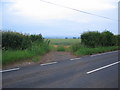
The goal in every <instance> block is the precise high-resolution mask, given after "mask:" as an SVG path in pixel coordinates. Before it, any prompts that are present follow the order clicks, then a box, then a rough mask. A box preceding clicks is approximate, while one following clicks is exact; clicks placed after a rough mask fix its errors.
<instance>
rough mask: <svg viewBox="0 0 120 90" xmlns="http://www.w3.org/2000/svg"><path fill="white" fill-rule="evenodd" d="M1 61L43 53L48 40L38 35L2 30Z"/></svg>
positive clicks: (10, 60) (31, 56) (47, 48)
mask: <svg viewBox="0 0 120 90" xmlns="http://www.w3.org/2000/svg"><path fill="white" fill-rule="evenodd" d="M2 49H3V51H2V63H3V65H4V64H8V63H12V62H15V61H19V60H23V59H27V58H32V60H33V61H37V60H38V59H37V58H36V57H34V56H37V55H44V54H45V53H47V52H48V51H49V40H44V38H43V37H42V35H41V34H39V35H24V34H21V33H18V32H11V31H3V32H2Z"/></svg>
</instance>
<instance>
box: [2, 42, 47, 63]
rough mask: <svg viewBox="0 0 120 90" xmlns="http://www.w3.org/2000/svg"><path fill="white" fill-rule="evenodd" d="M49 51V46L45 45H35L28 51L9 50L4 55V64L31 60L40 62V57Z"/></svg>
mask: <svg viewBox="0 0 120 90" xmlns="http://www.w3.org/2000/svg"><path fill="white" fill-rule="evenodd" d="M48 51H49V46H48V45H47V44H45V43H42V44H33V45H32V47H31V48H29V49H26V50H7V51H3V53H2V64H3V65H5V64H9V63H13V62H16V61H19V60H24V59H28V58H30V59H31V60H32V61H35V62H36V61H39V60H40V56H42V55H44V54H45V53H47V52H48Z"/></svg>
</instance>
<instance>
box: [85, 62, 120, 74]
mask: <svg viewBox="0 0 120 90" xmlns="http://www.w3.org/2000/svg"><path fill="white" fill-rule="evenodd" d="M118 63H120V61H118V62H115V63H112V64H109V65H106V66H103V67H100V68H97V69H94V70H91V71H89V72H87V74H90V73H93V72H96V71H98V70H101V69H104V68H107V67H110V66H113V65H115V64H118Z"/></svg>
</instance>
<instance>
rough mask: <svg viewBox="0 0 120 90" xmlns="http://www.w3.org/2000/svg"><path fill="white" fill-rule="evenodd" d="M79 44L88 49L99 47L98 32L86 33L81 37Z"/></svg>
mask: <svg viewBox="0 0 120 90" xmlns="http://www.w3.org/2000/svg"><path fill="white" fill-rule="evenodd" d="M81 40H82V41H81V42H82V43H83V44H84V45H86V46H89V47H96V46H99V45H100V33H99V32H86V33H83V34H82V35H81Z"/></svg>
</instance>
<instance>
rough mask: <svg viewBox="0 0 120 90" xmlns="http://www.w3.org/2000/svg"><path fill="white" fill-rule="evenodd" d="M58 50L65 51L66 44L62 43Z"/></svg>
mask: <svg viewBox="0 0 120 90" xmlns="http://www.w3.org/2000/svg"><path fill="white" fill-rule="evenodd" d="M57 51H65V48H64V46H62V45H60V46H58V47H57Z"/></svg>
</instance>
